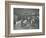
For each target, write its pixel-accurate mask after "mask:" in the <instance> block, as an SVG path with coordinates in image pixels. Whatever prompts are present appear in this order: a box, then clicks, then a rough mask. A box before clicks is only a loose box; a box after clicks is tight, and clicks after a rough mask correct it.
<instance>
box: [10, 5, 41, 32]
mask: <svg viewBox="0 0 46 38" xmlns="http://www.w3.org/2000/svg"><path fill="white" fill-rule="evenodd" d="M13 8H29V9H30V8H32V9H40V10H39V16H40V17H39V18H40V19H39V26H40V27H39V28H40V29H32V30H31V29H29V30H13ZM10 12H11V19H10V21H11V22H10V26H11V28H10V33H35V32H42V6H28V5H11V11H10Z"/></svg>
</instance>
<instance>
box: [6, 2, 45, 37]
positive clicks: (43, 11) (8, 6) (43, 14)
mask: <svg viewBox="0 0 46 38" xmlns="http://www.w3.org/2000/svg"><path fill="white" fill-rule="evenodd" d="M15 4H23V5H33V6H35V5H36V6H42V32H36V33H14V34H11V33H10V28H11V27H10V10H11V9H10V6H11V5H15ZM35 35H45V3H34V2H19V1H5V37H18V36H35Z"/></svg>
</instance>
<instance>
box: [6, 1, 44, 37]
mask: <svg viewBox="0 0 46 38" xmlns="http://www.w3.org/2000/svg"><path fill="white" fill-rule="evenodd" d="M5 19H6V21H5V36H6V37H18V36H35V35H45V3H31V2H17V1H5Z"/></svg>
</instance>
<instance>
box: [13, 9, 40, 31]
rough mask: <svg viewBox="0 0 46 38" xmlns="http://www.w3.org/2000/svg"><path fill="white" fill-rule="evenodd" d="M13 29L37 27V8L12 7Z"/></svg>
mask: <svg viewBox="0 0 46 38" xmlns="http://www.w3.org/2000/svg"><path fill="white" fill-rule="evenodd" d="M13 10H14V11H13V13H14V16H13V17H14V26H13V27H14V28H13V29H14V30H23V29H39V9H31V8H30V9H29V8H13Z"/></svg>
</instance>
